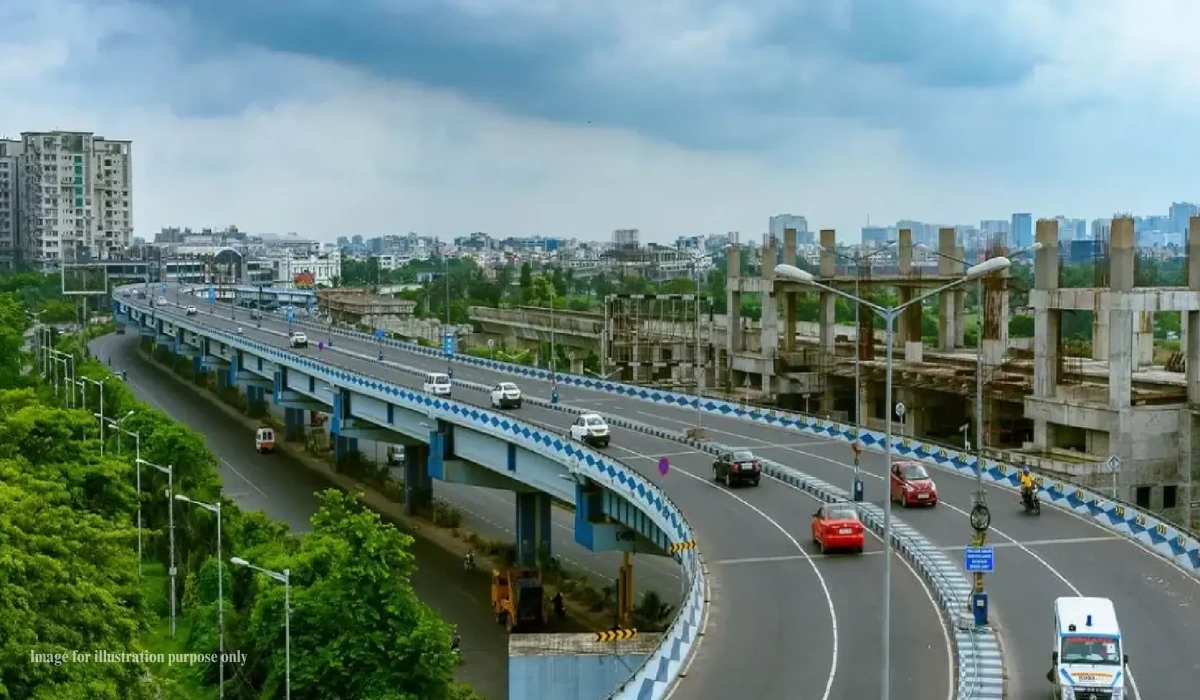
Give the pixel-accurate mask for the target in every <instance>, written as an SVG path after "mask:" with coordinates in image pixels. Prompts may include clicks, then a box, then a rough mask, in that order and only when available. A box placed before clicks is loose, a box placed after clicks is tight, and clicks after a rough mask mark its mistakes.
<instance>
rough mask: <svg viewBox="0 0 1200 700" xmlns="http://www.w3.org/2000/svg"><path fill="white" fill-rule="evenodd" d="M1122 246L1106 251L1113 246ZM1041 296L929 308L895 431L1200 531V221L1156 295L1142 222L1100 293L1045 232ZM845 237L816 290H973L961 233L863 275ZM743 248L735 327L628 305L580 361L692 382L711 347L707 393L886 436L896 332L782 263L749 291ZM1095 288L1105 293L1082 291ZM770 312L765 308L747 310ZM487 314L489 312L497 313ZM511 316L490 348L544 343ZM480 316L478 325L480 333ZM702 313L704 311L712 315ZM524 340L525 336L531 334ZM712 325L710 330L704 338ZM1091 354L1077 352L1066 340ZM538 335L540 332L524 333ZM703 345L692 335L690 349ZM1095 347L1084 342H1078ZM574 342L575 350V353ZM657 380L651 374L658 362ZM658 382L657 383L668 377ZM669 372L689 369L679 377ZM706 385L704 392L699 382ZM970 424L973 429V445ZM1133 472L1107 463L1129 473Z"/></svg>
mask: <svg viewBox="0 0 1200 700" xmlns="http://www.w3.org/2000/svg"><path fill="white" fill-rule="evenodd" d="M1105 234H1106V235H1105ZM1036 237H1037V238H1036V240H1037V242H1038V243H1039V244H1040V246H1041V247H1040V248H1038V249H1037V250H1036V251H1033V268H1034V270H1033V271H1034V274H1033V283H1032V288H1031V289H1027V290H1025V289H1022V290H1020V291H1021V292H1022V294H1027V295H1028V300H1029V301H1028V307H1027V308H1022V309H1014V308H1011V306H1010V298H1011V295H1012V292H1013V289H1012V288H1011V286H1012V283H1013V279H1012V277H1011V275H1010V271H1005V272H1003V273H998V274H994V275H989V276H986V277H983V278H981V279H979V280H971V281H968V282H965V283H964V284H962V285H958V286H955V287H952V288H950V289H948V290H946V291H943V292H940V293H938V294H935V295H933V296H932V297H931V298H930V299H928V301H927V302H926V303H925V304H913V305H912V306H910V307H909V308H908V309H907V310H906V312H904V313H902V314H901V315H900V316H899V317H898V318H897V320H896V324H895V326H896V327H895V328H894V329H893V331H894V336H893V346H892V347H893V361H894V366H893V372H892V378H893V400H894V401H896V402H903V403H904V404H905V406H906V411H905V413H904V416H903V418H902V419H900V418H898V417H897V416H896V415H895V414H894V413H893V430H894V431H895V432H896V433H897V434H900V435H905V436H909V437H912V438H918V439H923V440H928V441H930V442H935V443H942V444H953V445H962V444H964V441H965V440H968V439H970V440H971V442H972V443H973V444H975V445H976V446H978V443H981V444H982V446H983V448H984V451H985V452H986V453H987V454H988V455H989V456H991V457H993V458H996V459H1001V460H1004V461H1007V462H1010V463H1025V464H1029V465H1031V466H1035V467H1036V468H1038V469H1039V470H1040V471H1042V472H1043V473H1047V474H1052V475H1061V476H1062V477H1063V478H1066V479H1069V480H1072V481H1076V482H1079V483H1084V484H1086V485H1089V486H1092V487H1094V488H1097V489H1099V490H1101V491H1104V492H1113V491H1115V493H1116V495H1117V496H1118V497H1119V498H1121V499H1123V500H1126V501H1128V502H1132V503H1135V504H1137V505H1138V506H1141V507H1145V508H1152V509H1155V510H1158V511H1160V512H1162V513H1164V514H1165V515H1166V516H1167V517H1170V518H1173V519H1175V520H1177V521H1180V522H1183V521H1185V520H1186V521H1189V522H1190V523H1191V524H1192V525H1193V526H1196V525H1197V524H1198V523H1197V520H1198V519H1200V488H1195V487H1194V483H1195V482H1196V481H1197V479H1198V478H1200V409H1198V408H1197V407H1198V406H1200V217H1196V218H1193V219H1192V220H1191V224H1190V227H1189V230H1188V237H1187V259H1186V264H1185V266H1184V275H1183V278H1182V279H1181V280H1180V281H1179V286H1168V287H1151V286H1147V285H1149V284H1152V283H1154V282H1155V280H1156V279H1157V278H1156V277H1155V276H1154V274H1153V273H1154V269H1153V267H1154V265H1155V264H1156V263H1155V262H1154V261H1153V260H1150V259H1148V258H1147V259H1142V258H1140V257H1139V255H1138V253H1137V250H1136V248H1135V246H1134V231H1133V221H1132V219H1130V218H1129V217H1123V216H1118V217H1116V218H1114V219H1113V221H1112V224H1111V226H1110V227H1109V228H1108V229H1107V230H1106V231H1102V232H1101V235H1100V237H1099V240H1097V241H1095V242H1093V245H1092V248H1091V259H1090V261H1085V265H1086V264H1087V262H1090V264H1091V267H1092V274H1091V276H1090V279H1087V280H1080V279H1079V278H1074V280H1073V282H1072V284H1073V285H1074V286H1066V284H1065V283H1064V281H1065V279H1066V277H1065V275H1064V267H1063V264H1062V260H1061V258H1060V254H1059V243H1058V224H1057V222H1056V221H1054V220H1043V221H1039V222H1038V223H1037V230H1036ZM782 243H783V250H782V255H780V254H779V253H780V251H777V250H776V249H775V246H776V245H777V244H776V242H775V240H773V239H768V240H767V241H766V245H765V246H764V249H763V251H762V259H763V260H765V261H774V260H783V261H795V260H797V255H796V234H795V232H794V231H791V230H789V231H786V232H785V233H784V237H783V241H782ZM836 244H837V236H836V233H835V232H834V231H832V230H824V231H821V232H820V245H821V255H820V260H819V269H818V270H816V271H815V273H814V276H815V277H816V279H817V281H818V282H820V283H821V284H822V285H826V286H830V287H834V288H836V289H839V290H843V291H845V292H847V293H849V294H853V295H856V296H858V297H860V298H870V296H871V295H872V294H882V293H884V292H890V293H891V294H892V295H894V298H895V300H896V301H897V302H898V303H900V304H903V303H905V302H908V301H910V300H912V299H914V298H915V297H916V296H918V295H922V294H926V293H928V292H931V291H933V290H936V289H937V288H938V287H941V286H943V285H946V284H949V283H952V282H954V281H956V280H961V279H962V278H963V276H964V273H965V270H966V267H967V264H968V261H966V260H965V259H964V256H963V251H962V249H960V248H958V247H957V246H956V240H955V232H954V230H953V229H951V228H943V229H941V230H940V231H939V236H938V246H937V251H936V253H934V254H935V255H936V256H937V263H936V267H935V268H931V267H926V266H921V265H917V264H914V249H916V250H918V251H920V248H919V247H916V248H915V247H914V245H913V240H912V233H911V231H909V230H904V229H902V230H900V232H899V237H898V240H897V241H896V250H895V259H896V260H895V264H894V265H893V264H888V265H879V266H877V267H874V268H872V267H871V266H870V265H866V264H859V265H853V266H846V265H841V266H839V264H838V262H837V255H838V254H837V252H836V251H837V245H836ZM743 252H744V250H743V249H742V248H740V247H737V246H731V247H729V248H728V249H727V253H726V254H727V263H728V266H727V269H728V271H729V274H728V280H727V285H726V290H727V292H726V294H727V298H726V307H727V309H728V310H729V311H728V313H727V314H725V315H717V314H713V315H712V316H711V318H712V321H711V326H709V327H710V328H711V330H709V328H708V327H706V326H708V323H707V321H704V322H701V323H700V324H696V323H695V318H694V316H688V315H687V314H689V313H692V314H694V313H695V312H694V311H689V310H688V309H690V308H692V306H691V305H686V304H685V305H683V308H682V309H676V310H672V309H671V308H670V306H669V305H664V304H663V303H659V302H657V301H652V300H647V299H641V300H634V299H628V300H621V299H613V300H610V301H608V302H607V306H606V310H605V313H604V314H603V316H601V315H600V314H594V313H593V314H576V313H570V312H563V313H560V314H558V315H559V317H560V318H559V320H558V321H556V323H557V324H558V327H559V328H563V327H564V326H563V324H564V323H567V322H568V319H566V318H563V317H567V316H570V317H572V318H571V320H570V321H569V323H570V324H572V328H573V329H574V331H575V333H574V335H573V336H572V340H571V341H570V342H572V343H573V344H574V345H575V346H576V347H580V348H583V347H590V348H592V349H596V347H597V345H600V346H601V351H602V352H604V353H606V354H607V357H606V363H607V364H606V366H607V367H609V368H611V369H610V371H616V370H620V372H619V376H620V377H621V378H622V379H624V380H626V381H638V382H640V383H646V384H660V385H663V384H672V383H679V384H685V385H686V384H687V383H688V382H687V377H688V375H687V374H686V372H687V369H685V368H687V367H689V366H690V364H691V360H690V358H691V357H694V354H693V355H690V356H689V355H688V353H689V352H691V353H694V352H695V351H694V349H692V350H689V349H688V348H694V347H695V342H694V341H695V336H694V334H695V333H696V332H699V333H700V344H701V346H702V347H703V348H704V350H703V351H702V353H701V355H702V356H703V357H704V358H705V361H706V362H707V364H708V367H709V372H708V373H707V374H708V376H707V377H706V378H705V386H706V387H708V389H707V390H706V393H710V394H711V393H719V394H723V395H724V396H726V397H727V398H732V399H735V400H739V401H745V402H753V403H762V404H767V405H778V406H782V407H787V408H790V409H793V410H800V411H805V412H809V413H813V414H818V415H822V416H828V417H831V418H835V419H839V420H843V421H847V422H850V423H857V424H859V425H862V426H864V427H866V428H870V429H873V430H882V429H883V428H884V419H885V416H886V415H887V411H888V410H889V408H888V407H886V406H885V405H884V401H885V398H884V396H885V386H886V378H887V367H886V361H885V351H886V328H884V323H883V319H882V318H881V317H880V316H879V315H877V314H876V313H875V312H874V311H871V310H870V309H868V308H866V307H860V308H859V310H858V323H857V325H838V324H837V323H836V318H835V312H836V305H835V302H836V296H837V295H835V294H832V293H830V292H826V291H822V290H820V289H818V288H815V287H813V286H811V285H807V284H803V283H798V282H795V281H789V280H780V279H776V278H775V275H774V265H770V264H767V265H763V268H762V274H761V275H760V276H756V277H743V276H741V275H739V274H738V271H739V270H740V269H741V260H740V258H741V255H742V254H743ZM1001 255H1005V256H1014V257H1015V258H1017V259H1016V261H1015V264H1028V258H1029V255H1028V254H1027V253H1024V252H1022V251H1009V250H1008V249H1007V248H1006V242H1005V241H1004V240H1003V239H1001V238H993V239H991V240H990V241H988V244H987V250H986V251H985V253H984V255H983V256H980V258H979V259H977V260H975V261H973V262H979V261H980V260H982V259H984V258H985V257H995V256H1001ZM1083 284H1090V286H1081V285H1083ZM969 294H970V295H973V296H974V295H978V296H979V298H980V299H981V301H980V302H978V303H976V304H972V306H973V307H974V308H977V309H978V314H979V317H980V318H979V320H978V321H979V322H978V324H977V325H976V324H972V325H974V326H975V328H976V329H977V333H976V334H975V335H976V336H977V337H976V338H974V339H972V340H973V341H974V342H972V343H971V344H969V345H968V343H967V342H966V341H967V333H966V329H967V324H966V323H965V320H966V313H965V308H966V306H967V304H966V301H967V296H968V295H969ZM752 296H757V297H758V298H759V300H760V303H761V308H762V314H761V320H759V321H752V320H750V319H744V318H742V315H741V313H740V311H741V309H742V308H743V301H749V300H750V297H752ZM805 296H810V297H815V301H816V302H817V310H818V313H817V320H816V321H814V322H804V321H800V320H798V318H797V308H798V306H799V303H800V301H801V300H802V299H803V298H804V297H805ZM926 305H929V306H930V307H933V308H936V309H937V313H936V324H935V325H936V335H930V337H928V338H924V337H923V335H924V334H923V333H922V322H923V320H924V319H923V313H924V312H923V308H922V307H923V306H926ZM749 306H753V305H748V307H749ZM485 311H486V312H487V313H486V314H485V313H484V312H485ZM506 313H508V312H507V311H506V310H499V309H484V310H478V315H479V317H478V319H477V320H478V321H479V322H480V323H481V325H482V326H483V327H484V328H485V330H487V331H488V332H491V333H498V334H508V333H513V332H516V331H514V329H515V328H517V327H518V326H521V327H523V328H532V327H533V326H532V325H530V324H535V325H536V321H535V320H534V319H530V318H525V319H524V320H523V321H521V322H520V323H518V322H517V321H516V320H514V319H510V318H508V317H507V316H505V314H506ZM1163 314H1178V315H1179V318H1180V327H1181V328H1182V331H1183V332H1182V333H1181V337H1180V338H1179V339H1178V340H1177V341H1172V342H1178V343H1179V347H1178V350H1177V351H1174V352H1165V353H1163V354H1162V356H1160V357H1158V358H1156V357H1155V354H1154V353H1155V345H1154V337H1153V329H1154V317H1155V315H1163ZM476 315H477V310H475V309H473V310H472V318H473V319H475V318H476ZM702 315H703V312H702ZM1014 315H1027V316H1032V319H1033V326H1034V333H1033V337H1032V338H1009V322H1010V319H1011V318H1012V317H1013V316H1014ZM521 324H524V325H521ZM697 326H698V327H699V331H696V330H694V329H696V328H697ZM1080 326H1082V327H1083V328H1084V329H1085V330H1084V334H1085V335H1086V329H1087V328H1090V329H1091V333H1090V338H1086V339H1075V340H1071V339H1068V337H1067V334H1066V333H1065V332H1064V328H1068V327H1071V328H1074V329H1076V330H1077V331H1078V329H1079V328H1080ZM522 332H525V331H522ZM689 333H691V334H692V335H689ZM1077 334H1078V333H1076V335H1077ZM563 337H564V336H563V335H560V336H559V338H560V342H562V338H563ZM647 362H648V363H649V366H648V367H647V366H644V363H647ZM655 362H658V363H659V366H658V367H655V366H654V363H655ZM667 363H674V366H673V367H672V368H671V369H670V370H668V366H669V365H668V364H667ZM692 383H693V384H694V380H693V381H692ZM980 384H982V395H983V400H982V413H983V431H982V441H980V440H977V439H974V438H975V430H976V428H975V426H974V421H973V420H969V419H968V418H967V417H969V416H974V415H975V408H976V398H975V397H976V392H977V389H978V388H979V385H980ZM964 424H970V425H969V427H967V429H966V430H964ZM1114 456H1115V457H1117V458H1118V460H1119V461H1120V465H1121V466H1120V471H1119V473H1118V474H1116V475H1114V474H1112V473H1111V472H1110V471H1109V470H1108V468H1107V467H1106V465H1107V464H1108V463H1109V462H1110V461H1111V458H1112V457H1114Z"/></svg>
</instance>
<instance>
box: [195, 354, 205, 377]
mask: <svg viewBox="0 0 1200 700" xmlns="http://www.w3.org/2000/svg"><path fill="white" fill-rule="evenodd" d="M203 371H204V361H203V360H201V359H200V356H199V355H196V356H195V357H193V358H192V376H193V377H199V376H200V373H201V372H203Z"/></svg>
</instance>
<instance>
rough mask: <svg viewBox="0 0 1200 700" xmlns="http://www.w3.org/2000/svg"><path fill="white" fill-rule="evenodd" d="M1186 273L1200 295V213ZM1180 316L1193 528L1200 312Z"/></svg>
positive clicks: (1197, 516) (1198, 461) (1198, 459)
mask: <svg viewBox="0 0 1200 700" xmlns="http://www.w3.org/2000/svg"><path fill="white" fill-rule="evenodd" d="M1185 274H1186V276H1187V278H1186V284H1187V287H1188V289H1189V290H1190V291H1191V292H1192V293H1194V294H1198V295H1200V216H1193V217H1191V220H1190V221H1189V222H1188V234H1187V269H1186V271H1185ZM1180 316H1181V318H1180V322H1181V323H1180V327H1181V328H1182V330H1183V331H1184V332H1183V333H1182V338H1181V339H1182V343H1183V344H1182V347H1183V350H1184V352H1185V353H1186V355H1185V358H1186V360H1185V363H1184V365H1185V371H1186V372H1187V408H1186V410H1185V411H1184V415H1183V418H1182V419H1181V421H1180V423H1181V425H1180V428H1181V429H1180V431H1179V463H1180V467H1181V469H1180V480H1181V481H1182V482H1183V484H1184V487H1185V488H1184V494H1183V498H1182V501H1183V502H1184V503H1185V504H1188V506H1187V513H1186V516H1185V517H1186V518H1187V520H1188V524H1189V525H1190V526H1191V527H1192V528H1193V529H1200V508H1192V507H1191V506H1190V504H1191V503H1192V502H1194V501H1197V500H1200V311H1183V312H1181V313H1180ZM1188 486H1190V489H1188V488H1187V487H1188Z"/></svg>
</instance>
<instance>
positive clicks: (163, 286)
mask: <svg viewBox="0 0 1200 700" xmlns="http://www.w3.org/2000/svg"><path fill="white" fill-rule="evenodd" d="M162 291H163V294H166V293H167V283H166V282H163V283H162Z"/></svg>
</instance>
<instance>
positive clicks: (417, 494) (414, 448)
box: [404, 444, 433, 515]
mask: <svg viewBox="0 0 1200 700" xmlns="http://www.w3.org/2000/svg"><path fill="white" fill-rule="evenodd" d="M432 505H433V478H432V477H431V476H430V475H429V445H424V444H421V445H405V446H404V513H405V514H406V515H417V514H420V513H426V512H428V511H429V509H430V507H431V506H432Z"/></svg>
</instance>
